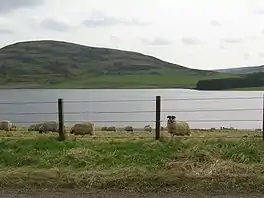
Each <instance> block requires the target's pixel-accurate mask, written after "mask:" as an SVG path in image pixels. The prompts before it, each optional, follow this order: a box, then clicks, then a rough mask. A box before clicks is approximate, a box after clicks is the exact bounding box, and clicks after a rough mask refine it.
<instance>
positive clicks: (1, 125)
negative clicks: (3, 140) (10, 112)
mask: <svg viewBox="0 0 264 198" xmlns="http://www.w3.org/2000/svg"><path fill="white" fill-rule="evenodd" d="M13 126H14V125H13V124H12V123H11V122H10V121H8V120H2V121H1V122H0V130H3V131H12V130H13V128H12V127H13Z"/></svg>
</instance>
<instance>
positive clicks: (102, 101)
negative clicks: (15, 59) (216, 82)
mask: <svg viewBox="0 0 264 198" xmlns="http://www.w3.org/2000/svg"><path fill="white" fill-rule="evenodd" d="M245 99H246V100H254V99H262V97H259V96H255V97H200V98H164V99H162V101H181V100H183V101H199V100H245ZM119 102H156V100H155V99H122V100H69V101H67V100H66V101H64V104H66V103H69V104H70V103H71V104H74V103H119ZM8 104H21V105H24V104H57V102H55V101H41V102H36V101H23V102H0V105H8Z"/></svg>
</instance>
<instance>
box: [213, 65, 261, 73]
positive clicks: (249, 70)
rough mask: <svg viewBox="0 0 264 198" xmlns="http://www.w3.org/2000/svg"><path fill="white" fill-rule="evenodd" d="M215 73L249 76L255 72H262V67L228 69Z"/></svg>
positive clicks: (218, 70)
mask: <svg viewBox="0 0 264 198" xmlns="http://www.w3.org/2000/svg"><path fill="white" fill-rule="evenodd" d="M214 71H216V72H221V73H228V74H251V73H256V72H264V65H260V66H254V67H239V68H228V69H217V70H214Z"/></svg>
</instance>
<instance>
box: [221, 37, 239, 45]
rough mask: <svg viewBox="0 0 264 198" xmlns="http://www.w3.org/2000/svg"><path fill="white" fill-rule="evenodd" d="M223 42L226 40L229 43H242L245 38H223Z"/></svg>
mask: <svg viewBox="0 0 264 198" xmlns="http://www.w3.org/2000/svg"><path fill="white" fill-rule="evenodd" d="M222 42H225V43H227V44H232V43H242V42H243V39H242V38H223V39H222Z"/></svg>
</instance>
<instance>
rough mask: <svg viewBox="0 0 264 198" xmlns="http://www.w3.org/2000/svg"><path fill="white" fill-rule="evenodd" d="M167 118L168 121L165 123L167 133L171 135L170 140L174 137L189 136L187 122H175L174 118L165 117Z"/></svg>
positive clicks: (189, 131)
mask: <svg viewBox="0 0 264 198" xmlns="http://www.w3.org/2000/svg"><path fill="white" fill-rule="evenodd" d="M167 118H168V121H167V128H168V133H170V134H171V137H172V138H173V137H174V135H176V136H185V135H187V136H190V133H191V130H190V127H189V124H188V123H187V122H183V121H177V122H176V120H175V118H176V117H175V116H167Z"/></svg>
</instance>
